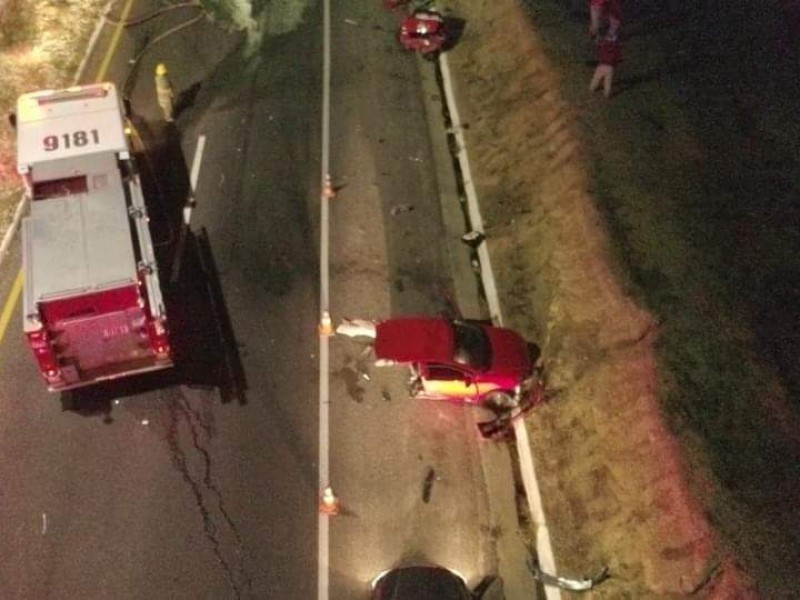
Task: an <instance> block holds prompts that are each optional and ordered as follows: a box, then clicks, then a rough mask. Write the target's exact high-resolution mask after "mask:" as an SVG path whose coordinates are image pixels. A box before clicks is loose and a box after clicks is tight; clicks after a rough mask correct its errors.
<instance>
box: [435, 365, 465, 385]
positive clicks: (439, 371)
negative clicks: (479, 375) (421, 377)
mask: <svg viewBox="0 0 800 600" xmlns="http://www.w3.org/2000/svg"><path fill="white" fill-rule="evenodd" d="M466 378H467V376H466V374H465V373H464V372H462V371H459V370H458V369H454V368H452V367H448V366H445V365H436V364H433V365H428V379H433V380H436V381H457V380H461V381H463V380H465V379H466Z"/></svg>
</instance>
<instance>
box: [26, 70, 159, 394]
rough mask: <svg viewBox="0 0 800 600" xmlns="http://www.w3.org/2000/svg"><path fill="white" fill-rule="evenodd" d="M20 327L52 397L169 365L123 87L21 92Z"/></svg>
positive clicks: (154, 269) (151, 249)
mask: <svg viewBox="0 0 800 600" xmlns="http://www.w3.org/2000/svg"><path fill="white" fill-rule="evenodd" d="M17 140H18V149H17V170H18V172H19V173H20V175H21V176H22V179H23V182H24V184H25V191H26V194H27V195H28V197H29V198H30V205H31V206H30V216H28V217H26V218H25V219H24V220H23V226H22V257H23V269H24V276H25V288H24V294H23V329H24V332H25V335H26V336H27V339H28V342H29V344H30V346H31V349H32V350H33V353H34V356H35V357H36V361H37V363H38V366H39V369H40V370H41V373H42V376H43V377H44V379H45V381H46V382H47V386H48V388H49V389H50V390H51V391H60V390H66V389H70V388H75V387H79V386H85V385H89V384H93V383H96V382H99V381H103V380H108V379H114V378H117V377H123V376H128V375H132V374H135V373H142V372H145V371H151V370H154V369H161V368H165V367H170V366H172V352H171V347H170V341H169V334H168V329H167V315H166V311H165V307H164V300H163V298H162V293H161V287H160V285H159V278H158V266H157V264H156V257H155V253H154V249H153V243H152V240H151V236H150V230H149V224H148V218H147V210H146V207H145V202H144V194H143V192H142V185H141V182H140V179H139V176H138V174H137V170H136V166H135V164H134V157H133V153H132V151H131V146H130V143H129V139H128V129H127V127H126V119H125V116H124V110H123V107H122V104H121V102H120V97H119V95H118V93H117V90H116V88H115V86H114V85H113V84H111V83H100V84H94V85H84V86H76V87H71V88H68V89H64V90H48V91H40V92H33V93H29V94H24V95H22V96H21V97H20V98H19V100H18V101H17Z"/></svg>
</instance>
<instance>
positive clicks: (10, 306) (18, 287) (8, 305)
mask: <svg viewBox="0 0 800 600" xmlns="http://www.w3.org/2000/svg"><path fill="white" fill-rule="evenodd" d="M135 1H136V0H128V1H127V2H126V4H125V8H124V9H123V10H122V15H121V16H120V18H119V23H117V25H116V29H115V30H114V35H113V36H112V37H111V43H110V44H109V45H108V48H107V49H106V53H105V55H104V56H103V62H101V63H100V68H99V69H98V70H97V75H96V76H95V79H94V80H95V82H97V83H99V82H101V81H103V79H104V78H105V76H106V71H107V70H108V65H110V64H111V58H112V57H113V56H114V53H115V52H116V51H117V45H119V40H120V38H121V37H122V30H123V29H124V25H123V24H124V23H125V21H127V19H128V15H130V13H131V9H132V8H133V3H134V2H135ZM24 279H25V278H24V277H23V275H22V270H20V272H19V273H17V278H16V279H15V280H14V285H13V286H12V287H11V293H10V294H9V295H8V298H6V302H5V305H4V306H3V312H2V313H0V346H2V344H3V339H4V338H5V335H6V329H7V328H8V322H9V321H10V320H11V315H12V313H13V312H14V308H15V307H16V305H17V301H18V300H19V297H20V294H21V293H22V283H23V281H24Z"/></svg>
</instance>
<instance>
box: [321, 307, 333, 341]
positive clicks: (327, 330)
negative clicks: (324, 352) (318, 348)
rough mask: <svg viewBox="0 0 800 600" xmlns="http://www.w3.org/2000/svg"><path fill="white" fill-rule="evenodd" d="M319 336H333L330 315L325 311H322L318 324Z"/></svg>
mask: <svg viewBox="0 0 800 600" xmlns="http://www.w3.org/2000/svg"><path fill="white" fill-rule="evenodd" d="M319 334H320V335H327V336H330V335H333V323H331V313H329V312H328V311H327V310H323V311H322V319H321V320H320V322H319Z"/></svg>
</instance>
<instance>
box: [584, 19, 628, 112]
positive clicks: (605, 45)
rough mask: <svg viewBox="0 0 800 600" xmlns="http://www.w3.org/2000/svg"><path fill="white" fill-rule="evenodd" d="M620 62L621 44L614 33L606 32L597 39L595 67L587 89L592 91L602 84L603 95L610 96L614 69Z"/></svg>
mask: <svg viewBox="0 0 800 600" xmlns="http://www.w3.org/2000/svg"><path fill="white" fill-rule="evenodd" d="M621 62H622V44H620V42H619V39H618V38H617V36H616V35H611V34H610V33H607V34H606V35H605V36H603V37H602V38H600V39H599V40H598V41H597V68H596V69H595V70H594V75H593V76H592V81H591V83H589V91H591V92H593V91H595V90H596V89H597V88H599V87H600V84H602V85H603V95H605V97H606V98H610V97H611V84H612V83H613V80H614V69H615V68H616V66H617V65H618V64H619V63H621Z"/></svg>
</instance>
